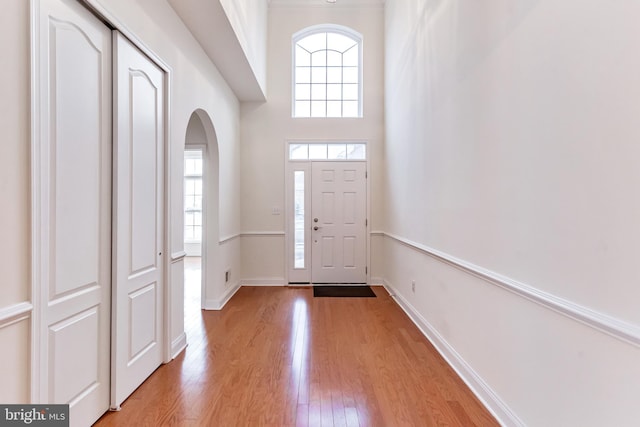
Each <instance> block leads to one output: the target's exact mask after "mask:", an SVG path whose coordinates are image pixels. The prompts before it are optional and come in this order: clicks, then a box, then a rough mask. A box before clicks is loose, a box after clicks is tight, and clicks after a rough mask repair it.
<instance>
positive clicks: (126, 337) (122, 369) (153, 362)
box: [111, 32, 164, 407]
mask: <svg viewBox="0 0 640 427" xmlns="http://www.w3.org/2000/svg"><path fill="white" fill-rule="evenodd" d="M113 43H114V48H115V49H114V70H115V73H116V74H117V78H116V80H115V86H116V87H115V89H114V94H115V104H116V109H117V112H118V117H117V120H116V121H115V123H114V129H115V131H114V136H115V138H114V142H115V162H114V170H115V175H114V176H115V180H114V185H115V196H114V203H115V209H114V212H115V213H116V221H115V224H114V249H115V252H114V265H113V269H114V270H113V271H114V273H113V274H114V276H115V278H116V282H115V286H114V294H113V300H114V302H115V307H114V311H113V316H114V321H113V327H114V337H115V339H114V341H113V348H112V363H113V368H112V402H111V404H112V406H113V407H119V406H120V404H121V403H122V402H123V401H124V400H125V399H126V398H127V397H128V396H129V395H130V394H131V393H132V392H133V391H134V390H135V389H136V388H137V387H138V386H139V385H140V384H141V383H142V382H143V381H144V380H145V379H146V378H147V377H148V376H149V375H151V373H152V372H153V371H154V370H155V369H156V368H157V367H158V366H159V365H160V364H161V363H162V349H163V337H162V324H163V312H162V307H163V282H162V277H163V257H162V251H163V224H164V219H163V207H164V196H163V194H164V193H163V188H164V187H163V164H164V163H163V162H164V108H163V105H164V73H163V72H162V70H161V69H160V68H158V67H157V66H156V65H155V64H154V63H153V62H152V61H151V60H150V59H149V58H147V57H146V56H145V55H144V54H143V53H141V52H140V51H139V50H138V49H136V48H135V47H134V46H133V45H132V44H131V43H130V42H129V41H128V40H126V39H125V38H124V37H123V36H122V35H121V34H119V33H117V32H114V36H113Z"/></svg>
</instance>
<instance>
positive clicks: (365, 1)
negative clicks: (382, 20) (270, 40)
mask: <svg viewBox="0 0 640 427" xmlns="http://www.w3.org/2000/svg"><path fill="white" fill-rule="evenodd" d="M384 3H385V0H351V1H349V2H348V3H344V2H340V1H338V2H336V3H327V2H325V1H324V0H322V1H319V2H316V3H313V2H311V1H310V2H308V3H301V2H300V0H269V8H273V9H278V8H282V9H283V8H293V9H310V8H312V9H316V8H332V9H334V8H335V9H363V8H367V9H380V8H384Z"/></svg>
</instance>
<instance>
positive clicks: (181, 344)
mask: <svg viewBox="0 0 640 427" xmlns="http://www.w3.org/2000/svg"><path fill="white" fill-rule="evenodd" d="M185 348H187V334H186V333H184V332H183V333H181V334H180V336H178V338H176V339H175V340H173V342H172V343H171V360H173V359H175V358H176V357H178V355H179V354H180V353H182V351H183V350H184V349H185Z"/></svg>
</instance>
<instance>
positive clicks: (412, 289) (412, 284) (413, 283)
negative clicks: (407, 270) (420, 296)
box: [411, 280, 416, 294]
mask: <svg viewBox="0 0 640 427" xmlns="http://www.w3.org/2000/svg"><path fill="white" fill-rule="evenodd" d="M411 292H413V293H414V294H415V293H416V281H415V280H412V281H411Z"/></svg>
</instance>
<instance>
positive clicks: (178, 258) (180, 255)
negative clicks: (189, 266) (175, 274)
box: [171, 251, 187, 263]
mask: <svg viewBox="0 0 640 427" xmlns="http://www.w3.org/2000/svg"><path fill="white" fill-rule="evenodd" d="M186 256H187V253H186V252H185V251H179V252H174V253H172V254H171V262H172V263H174V262H178V261H182V260H183V259H184V257H186Z"/></svg>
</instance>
